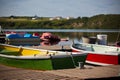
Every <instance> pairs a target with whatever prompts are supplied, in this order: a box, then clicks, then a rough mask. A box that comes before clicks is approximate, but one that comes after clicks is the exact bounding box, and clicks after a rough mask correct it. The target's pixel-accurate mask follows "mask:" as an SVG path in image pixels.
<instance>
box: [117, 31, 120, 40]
mask: <svg viewBox="0 0 120 80" xmlns="http://www.w3.org/2000/svg"><path fill="white" fill-rule="evenodd" d="M119 36H120V30H119V32H118V36H117V39H116V42H117V41H118V39H119Z"/></svg>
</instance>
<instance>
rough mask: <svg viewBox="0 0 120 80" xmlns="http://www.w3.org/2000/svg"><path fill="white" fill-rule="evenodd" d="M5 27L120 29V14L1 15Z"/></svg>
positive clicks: (0, 22) (0, 19)
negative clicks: (58, 17) (82, 15)
mask: <svg viewBox="0 0 120 80" xmlns="http://www.w3.org/2000/svg"><path fill="white" fill-rule="evenodd" d="M0 25H1V26H2V28H4V29H119V28H120V14H106V15H105V14H100V15H95V16H92V17H78V18H72V19H60V20H49V17H37V18H36V19H32V17H29V16H10V17H0Z"/></svg>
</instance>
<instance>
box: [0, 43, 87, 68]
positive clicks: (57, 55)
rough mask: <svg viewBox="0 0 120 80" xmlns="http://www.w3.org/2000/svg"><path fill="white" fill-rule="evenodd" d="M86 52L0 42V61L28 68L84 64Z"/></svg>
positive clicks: (70, 66) (71, 66) (66, 66)
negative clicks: (45, 48) (54, 49)
mask: <svg viewBox="0 0 120 80" xmlns="http://www.w3.org/2000/svg"><path fill="white" fill-rule="evenodd" d="M86 57H87V53H86V54H85V53H80V54H78V53H75V52H74V53H72V52H62V51H51V50H44V49H34V48H29V47H22V46H13V45H8V44H0V63H2V64H5V65H10V66H15V67H21V68H28V69H41V70H53V69H55V70H56V69H68V68H75V67H78V66H79V64H78V63H79V62H80V63H81V62H82V64H83V66H84V64H85V60H86Z"/></svg>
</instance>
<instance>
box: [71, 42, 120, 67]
mask: <svg viewBox="0 0 120 80" xmlns="http://www.w3.org/2000/svg"><path fill="white" fill-rule="evenodd" d="M71 48H72V51H73V52H85V53H88V56H87V58H86V63H89V64H94V65H102V66H105V65H119V64H120V47H116V46H107V45H98V44H89V43H75V44H72V46H71Z"/></svg>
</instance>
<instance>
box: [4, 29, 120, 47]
mask: <svg viewBox="0 0 120 80" xmlns="http://www.w3.org/2000/svg"><path fill="white" fill-rule="evenodd" d="M4 31H16V32H29V33H33V32H39V33H40V34H42V33H43V32H51V33H52V34H54V35H57V36H59V37H60V38H69V41H60V42H55V41H53V42H55V43H48V42H43V43H41V42H40V43H36V42H34V43H35V45H43V44H45V45H71V44H72V42H73V41H74V42H79V41H80V40H81V37H82V36H89V37H97V35H98V34H106V35H107V42H108V43H115V42H116V41H120V30H119V29H4ZM34 43H33V42H31V43H28V44H27V43H25V45H34ZM11 44H13V43H11ZM21 44H22V43H21Z"/></svg>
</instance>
